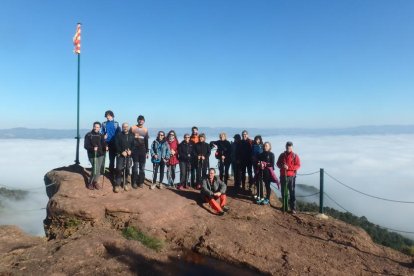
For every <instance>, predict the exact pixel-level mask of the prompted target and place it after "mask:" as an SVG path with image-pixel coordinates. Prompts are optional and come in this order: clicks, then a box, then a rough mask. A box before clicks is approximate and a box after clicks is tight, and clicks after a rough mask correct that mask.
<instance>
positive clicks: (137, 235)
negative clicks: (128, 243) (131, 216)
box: [122, 226, 164, 252]
mask: <svg viewBox="0 0 414 276" xmlns="http://www.w3.org/2000/svg"><path fill="white" fill-rule="evenodd" d="M122 235H123V236H124V238H126V239H128V240H136V241H139V242H141V243H142V244H143V245H144V246H146V247H148V248H151V249H153V250H155V251H157V252H158V251H160V250H161V249H162V247H163V246H164V243H163V242H162V241H161V240H159V239H157V238H154V237H151V236H148V235H146V234H144V233H143V232H142V231H141V230H137V229H135V227H133V226H128V227H126V228H124V229H123V230H122Z"/></svg>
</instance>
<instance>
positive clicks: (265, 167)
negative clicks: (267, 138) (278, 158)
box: [256, 142, 275, 205]
mask: <svg viewBox="0 0 414 276" xmlns="http://www.w3.org/2000/svg"><path fill="white" fill-rule="evenodd" d="M263 148H264V150H263V152H262V153H261V154H259V156H258V162H257V166H258V177H257V182H256V183H257V192H258V197H257V201H256V203H257V204H263V205H267V204H269V203H270V193H271V189H270V182H271V181H272V179H273V177H272V173H273V172H274V169H275V155H274V154H273V152H271V150H272V145H271V144H270V143H269V142H265V143H264V147H263ZM271 170H273V172H272V171H271ZM263 184H264V185H265V187H266V197H264V193H263Z"/></svg>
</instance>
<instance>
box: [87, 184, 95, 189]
mask: <svg viewBox="0 0 414 276" xmlns="http://www.w3.org/2000/svg"><path fill="white" fill-rule="evenodd" d="M86 188H88V189H89V190H93V189H95V188H94V187H93V183H88V185H86Z"/></svg>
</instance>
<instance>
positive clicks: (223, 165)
mask: <svg viewBox="0 0 414 276" xmlns="http://www.w3.org/2000/svg"><path fill="white" fill-rule="evenodd" d="M219 138H220V140H217V141H211V142H210V147H216V148H217V150H216V153H215V157H216V159H217V162H218V168H219V177H220V180H221V181H224V183H225V184H226V185H227V181H228V179H229V169H230V163H231V144H230V142H229V141H228V140H227V134H226V133H224V132H222V133H220V134H219Z"/></svg>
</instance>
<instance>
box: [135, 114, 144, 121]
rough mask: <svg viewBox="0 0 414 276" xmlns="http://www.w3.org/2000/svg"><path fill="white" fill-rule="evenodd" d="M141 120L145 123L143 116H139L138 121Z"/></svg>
mask: <svg viewBox="0 0 414 276" xmlns="http://www.w3.org/2000/svg"><path fill="white" fill-rule="evenodd" d="M139 120H144V121H145V117H144V116H142V115H139V116H138V119H137V121H139Z"/></svg>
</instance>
